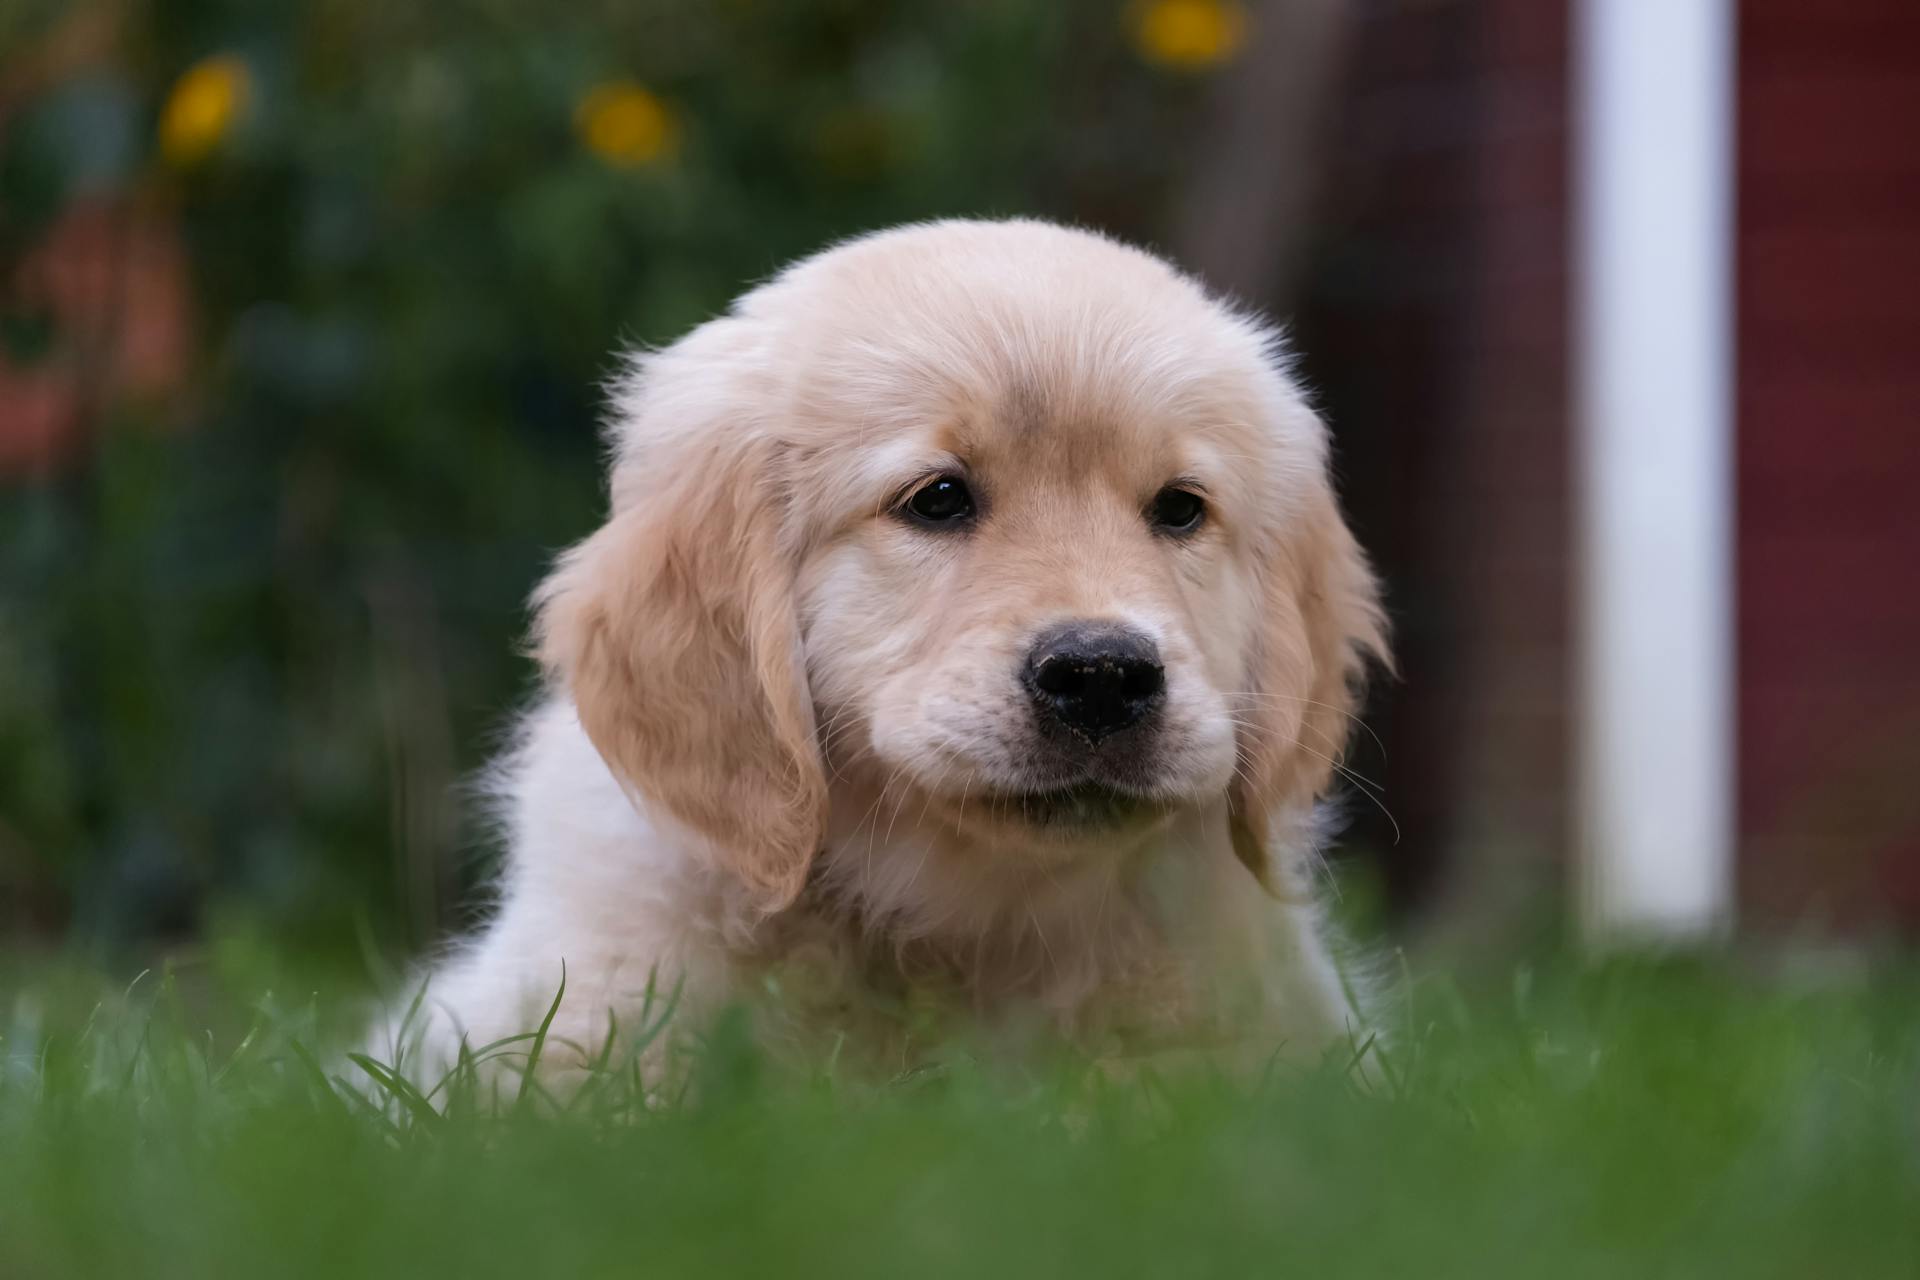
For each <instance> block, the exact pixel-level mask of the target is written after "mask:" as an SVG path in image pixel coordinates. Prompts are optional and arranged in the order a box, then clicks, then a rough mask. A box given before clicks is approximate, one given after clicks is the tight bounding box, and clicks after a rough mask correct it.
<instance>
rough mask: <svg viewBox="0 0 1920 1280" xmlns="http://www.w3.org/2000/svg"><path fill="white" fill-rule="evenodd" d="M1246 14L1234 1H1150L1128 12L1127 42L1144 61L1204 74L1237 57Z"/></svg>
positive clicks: (1245, 30) (1243, 38) (1244, 29)
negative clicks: (1130, 22) (1130, 28)
mask: <svg viewBox="0 0 1920 1280" xmlns="http://www.w3.org/2000/svg"><path fill="white" fill-rule="evenodd" d="M1246 36H1247V12H1246V10H1245V9H1243V8H1241V7H1240V5H1239V4H1238V3H1236V0H1150V2H1149V3H1147V4H1144V5H1142V6H1141V7H1140V8H1138V9H1136V10H1135V12H1134V21H1133V43H1134V47H1135V48H1136V49H1137V50H1138V51H1139V53H1140V56H1141V57H1142V58H1145V59H1146V60H1147V61H1148V62H1152V63H1156V64H1158V65H1160V66H1163V67H1171V68H1172V69H1174V70H1176V71H1205V70H1206V69H1208V68H1209V67H1215V66H1218V65H1220V64H1221V63H1223V62H1226V61H1227V60H1228V59H1230V58H1232V57H1233V55H1234V54H1236V53H1238V52H1240V45H1241V43H1242V42H1243V41H1244V40H1245V39H1246Z"/></svg>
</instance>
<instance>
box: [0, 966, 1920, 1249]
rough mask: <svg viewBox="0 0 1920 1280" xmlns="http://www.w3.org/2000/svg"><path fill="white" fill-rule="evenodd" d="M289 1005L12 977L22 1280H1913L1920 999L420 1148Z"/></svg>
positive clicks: (736, 1066)
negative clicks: (383, 1278)
mask: <svg viewBox="0 0 1920 1280" xmlns="http://www.w3.org/2000/svg"><path fill="white" fill-rule="evenodd" d="M210 974H211V975H212V976H209V975H210ZM236 974H242V975H246V976H245V977H244V978H241V977H236V976H235V975H236ZM269 980H271V985H272V986H273V987H274V990H273V991H269V990H268V989H267V987H268V986H269V985H270V983H269ZM293 982H294V979H292V978H290V977H289V976H288V975H286V974H285V973H280V972H275V966H274V964H273V963H271V961H270V958H269V959H262V958H261V957H259V956H243V957H240V958H238V959H236V958H234V957H232V956H229V957H227V958H226V959H224V960H216V961H213V962H207V963H203V964H200V965H197V966H189V967H187V968H185V969H183V970H182V971H181V972H180V973H179V974H178V975H177V976H176V977H175V978H174V979H171V980H169V979H168V978H167V977H165V976H164V975H149V976H147V977H146V978H145V979H143V980H142V981H140V982H139V983H137V984H136V985H134V987H133V988H132V990H131V991H130V992H128V991H125V990H124V980H117V981H116V982H115V983H113V984H112V985H111V986H107V985H104V984H103V981H102V980H101V979H100V978H98V977H97V976H96V977H88V976H84V975H79V976H77V975H76V974H75V973H74V972H73V971H72V970H71V969H62V968H57V967H55V966H53V965H50V964H47V963H45V962H42V963H38V964H33V965H26V964H22V963H18V962H16V963H14V964H13V965H12V966H11V967H6V966H0V1033H4V1036H5V1041H4V1044H3V1045H0V1277H6V1278H7V1280H12V1278H13V1277H54V1276H89V1277H120V1276H135V1275H171V1276H182V1277H188V1276H191V1277H203V1276H215V1275H229V1274H233V1275H249V1276H298V1275H350V1276H361V1275H386V1274H394V1275H412V1276H418V1275H423V1274H460V1275H487V1276H491V1275H501V1276H520V1277H526V1276H601V1275H664V1276H681V1275H685V1276H706V1275H823V1276H824V1275H831V1276H874V1277H903V1276H913V1277H922V1276H937V1275H949V1274H951V1275H961V1274H966V1275H984V1276H990V1277H995V1278H996V1280H1004V1278H1006V1277H1012V1276H1028V1275H1031V1276H1079V1275H1087V1276H1121V1275H1153V1276H1176V1275H1177V1276H1185V1275H1215V1274H1217V1275H1316V1276H1326V1275H1350V1276H1367V1277H1379V1276H1394V1275H1418V1276H1422V1277H1426V1276H1436V1275H1461V1276H1476V1277H1483V1276H1489V1275H1513V1276H1526V1277H1540V1276H1553V1277H1556V1278H1559V1277H1569V1276H1595V1277H1601V1276H1605V1277H1615V1276H1630V1277H1641V1276H1665V1275H1689V1276H1692V1275H1698V1276H1738V1277H1752V1276H1807V1277H1841V1276H1844V1277H1860V1276H1898V1277H1902V1278H1903V1280H1912V1278H1913V1277H1915V1276H1916V1275H1920V973H1916V972H1915V971H1914V970H1912V969H1911V968H1901V967H1898V966H1895V967H1893V968H1890V969H1886V970H1882V971H1879V972H1877V973H1875V974H1873V975H1871V976H1866V977H1860V978H1857V979H1848V980H1846V981H1844V982H1837V981H1830V982H1825V983H1822V984H1819V985H1817V986H1808V985H1806V984H1794V983H1791V982H1784V981H1781V980H1778V979H1769V980H1762V979H1759V978H1756V977H1754V976H1753V975H1752V974H1751V973H1748V972H1746V971H1744V970H1742V969H1739V968H1737V967H1736V966H1734V965H1732V964H1731V963H1727V962H1720V961H1695V962H1690V963H1668V964H1622V965H1616V966H1608V967H1601V968H1580V967H1578V966H1576V965H1573V964H1571V963H1569V962H1551V963H1542V964H1541V965H1539V966H1533V967H1522V968H1517V969H1515V970H1513V971H1511V972H1510V973H1508V974H1506V975H1503V976H1502V978H1501V979H1500V980H1499V981H1496V982H1491V983H1488V984H1485V985H1484V986H1480V987H1475V988H1474V989H1473V990H1471V991H1465V992H1463V991H1462V990H1461V988H1460V986H1458V985H1457V984H1455V983H1452V982H1450V981H1447V980H1444V979H1441V978H1438V977H1428V978H1425V979H1421V980H1419V981H1416V982H1415V983H1413V984H1412V992H1411V996H1410V997H1409V998H1408V999H1407V1000H1406V1001H1405V1003H1404V1006H1403V1007H1402V1009H1401V1011H1400V1012H1399V1014H1398V1015H1397V1019H1398V1020H1399V1022H1400V1023H1401V1025H1398V1026H1396V1027H1395V1028H1394V1029H1393V1031H1394V1034H1395V1035H1396V1037H1397V1039H1398V1044H1397V1046H1396V1047H1395V1048H1394V1050H1393V1051H1392V1053H1391V1054H1390V1056H1389V1057H1388V1058H1387V1060H1386V1064H1385V1066H1384V1067H1383V1068H1382V1069H1381V1070H1380V1071H1379V1072H1378V1074H1377V1078H1376V1079H1374V1080H1373V1081H1371V1082H1370V1081H1368V1080H1366V1079H1364V1078H1362V1077H1361V1076H1360V1075H1359V1074H1356V1073H1352V1072H1349V1071H1347V1070H1346V1069H1345V1067H1346V1065H1347V1064H1346V1063H1344V1062H1337V1061H1336V1062H1329V1063H1328V1064H1326V1065H1325V1066H1324V1067H1322V1068H1321V1069H1318V1070H1309V1071H1299V1070H1283V1071H1277V1072H1275V1073H1274V1074H1273V1075H1272V1077H1271V1078H1270V1079H1268V1080H1267V1081H1266V1082H1265V1083H1264V1084H1262V1085H1259V1086H1257V1087H1230V1086H1228V1085H1226V1084H1224V1083H1222V1082H1218V1081H1208V1080H1201V1079H1192V1078H1183V1079H1180V1080H1178V1081H1164V1082H1158V1083H1156V1082H1153V1081H1148V1082H1145V1083H1141V1084H1136V1085H1129V1086H1125V1087H1122V1086H1117V1085H1110V1084H1108V1085H1096V1084H1093V1083H1090V1082H1089V1081H1088V1080H1087V1079H1086V1078H1085V1077H1084V1076H1077V1075H1076V1073H1074V1072H1072V1071H1069V1070H1060V1071H1056V1072H1051V1073H1047V1074H1045V1075H1039V1076H1024V1077H1020V1078H1011V1079H1010V1078H1007V1077H1006V1076H997V1077H994V1078H988V1076H987V1075H986V1074H984V1073H982V1072H980V1071H977V1070H971V1069H967V1068H965V1067H963V1066H956V1067H955V1068H954V1069H953V1070H952V1071H949V1072H945V1073H939V1074H934V1075H925V1076H921V1077H917V1078H915V1079H912V1080H909V1081H901V1082H894V1083H892V1084H887V1085H882V1086H871V1085H858V1084H853V1083H850V1082H843V1081H836V1080H834V1079H832V1078H831V1077H826V1078H820V1079H812V1080H794V1079H790V1078H786V1077H782V1076H778V1075H776V1074H774V1073H773V1072H771V1071H770V1070H768V1069H766V1068H765V1067H764V1066H763V1065H761V1064H760V1063H759V1061H758V1059H757V1058H756V1057H755V1055H754V1054H753V1053H752V1051H751V1050H750V1048H748V1047H747V1046H746V1045H745V1044H744V1043H742V1042H739V1041H738V1040H736V1039H734V1038H731V1037H729V1036H727V1035H724V1034H722V1035H720V1036H718V1037H716V1038H715V1040H714V1041H713V1043H712V1044H711V1046H710V1048H709V1050H708V1052H707V1055H706V1057H705V1060H704V1061H703V1063H702V1066H701V1080H700V1087H699V1089H698V1100H697V1101H687V1102H683V1103H681V1104H678V1105H670V1106H662V1107H655V1108H642V1107H639V1106H636V1105H634V1102H635V1099H634V1098H633V1096H632V1093H631V1091H630V1090H629V1089H626V1088H624V1087H623V1086H622V1085H621V1084H620V1083H619V1081H618V1080H615V1079H612V1078H609V1080H608V1082H607V1083H606V1084H605V1086H604V1087H602V1088H600V1089H598V1090H590V1091H589V1093H588V1094H587V1095H586V1097H587V1101H585V1102H584V1103H582V1104H581V1106H580V1107H578V1108H577V1109H576V1110H575V1111H573V1112H572V1113H568V1114H556V1113H555V1109H554V1107H553V1106H551V1105H550V1104H548V1103H546V1102H544V1101H543V1100H542V1099H540V1098H539V1097H538V1096H537V1095H529V1096H528V1098H527V1099H526V1101H525V1103H524V1105H521V1106H518V1107H514V1106H507V1107H503V1108H500V1109H498V1110H467V1111H464V1112H458V1113H456V1114H454V1115H451V1116H447V1117H437V1118H436V1117H428V1118H424V1119H422V1118H413V1119H408V1118H400V1119H396V1118H395V1116H394V1111H395V1110H396V1109H395V1108H388V1109H387V1113H386V1114H377V1113H376V1112H375V1111H373V1110H372V1109H369V1108H366V1107H363V1106H362V1105H361V1104H359V1103H358V1102H356V1101H354V1100H352V1099H350V1098H344V1097H343V1096H342V1095H341V1094H340V1093H338V1092H337V1091H335V1090H334V1089H332V1088H329V1087H327V1086H325V1085H324V1084H323V1083H322V1081H321V1080H320V1078H318V1077H317V1076H316V1074H315V1071H314V1069H313V1067H312V1066H311V1065H310V1060H311V1059H312V1057H313V1055H314V1054H315V1053H319V1052H324V1046H325V1042H326V1040H327V1039H328V1038H329V1036H330V1035H331V1034H332V1027H333V1026H334V1025H335V1024H337V1023H338V1022H339V1021H340V1020H341V1019H342V1018H343V1017H344V1016H345V1015H344V1013H342V1012H341V1010H342V1008H343V1006H342V1003H341V1002H339V1001H333V1000H327V999H316V998H309V997H307V996H306V995H301V996H300V997H299V998H297V999H292V998H289V997H288V995H287V994H286V993H287V992H288V991H290V990H294V991H301V990H305V988H304V987H301V986H298V985H288V984H291V983H293ZM103 992H104V993H107V994H104V995H103ZM362 1084H363V1085H365V1086H367V1088H368V1089H369V1090H370V1091H372V1092H375V1093H377V1089H376V1088H375V1087H374V1086H373V1085H372V1082H371V1081H370V1080H364V1079H363V1081H362Z"/></svg>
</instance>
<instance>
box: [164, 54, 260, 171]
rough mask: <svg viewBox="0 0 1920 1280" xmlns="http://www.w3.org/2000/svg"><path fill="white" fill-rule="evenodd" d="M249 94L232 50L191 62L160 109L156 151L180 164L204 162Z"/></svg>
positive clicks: (247, 78) (243, 67)
mask: <svg viewBox="0 0 1920 1280" xmlns="http://www.w3.org/2000/svg"><path fill="white" fill-rule="evenodd" d="M252 94H253V76H252V74H251V73H250V72H249V71H248V70H247V64H246V63H245V62H243V61H241V60H240V59H239V58H236V57H234V56H233V55H232V54H224V53H223V54H218V55H216V56H214V57H211V58H203V59H202V60H201V61H199V62H196V63H194V64H193V65H192V66H191V67H189V68H187V71H186V74H185V75H183V76H181V77H180V79H179V80H178V81H176V82H175V83H174V86H173V92H172V93H169V94H168V95H167V102H166V105H165V106H164V107H162V108H161V110H160V154H161V155H163V156H165V157H166V158H167V160H168V161H169V162H171V163H173V164H176V165H180V166H182V167H184V166H187V165H191V164H197V163H199V162H200V161H201V160H204V159H205V158H206V157H207V156H208V155H209V154H210V153H211V152H212V151H213V149H214V148H215V147H217V146H219V145H220V140H221V139H222V138H225V137H226V136H227V134H228V133H229V132H231V131H232V129H233V126H234V122H235V121H237V120H239V118H240V116H241V114H242V113H243V112H245V111H246V109H247V101H248V99H249V98H251V97H252Z"/></svg>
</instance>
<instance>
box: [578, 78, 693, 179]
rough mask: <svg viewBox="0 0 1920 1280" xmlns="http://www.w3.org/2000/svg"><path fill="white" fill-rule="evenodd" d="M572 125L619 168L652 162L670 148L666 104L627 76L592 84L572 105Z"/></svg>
mask: <svg viewBox="0 0 1920 1280" xmlns="http://www.w3.org/2000/svg"><path fill="white" fill-rule="evenodd" d="M573 127H574V128H575V129H576V130H578V131H579V134H580V140H581V141H582V142H584V143H586V144H587V147H588V149H590V150H591V151H592V152H593V153H594V154H595V155H597V156H599V157H600V158H601V159H602V160H604V161H606V162H607V163H608V164H610V165H613V166H615V167H616V168H620V169H632V168H636V167H638V166H640V165H643V164H652V163H653V162H654V161H656V160H659V159H660V158H662V157H663V156H665V155H666V154H667V153H668V152H669V151H670V150H672V148H673V140H674V123H673V115H672V113H671V112H669V111H668V110H667V104H666V103H664V102H662V101H660V99H659V98H657V97H655V96H654V95H653V94H651V93H649V92H648V91H647V90H645V89H643V88H641V87H640V86H639V85H637V84H635V83H633V82H632V81H631V80H611V81H608V82H607V83H606V84H602V85H596V86H594V88H593V89H592V90H591V91H590V92H589V93H588V94H587V96H586V97H584V98H582V99H580V105H579V106H577V107H575V108H574V112H573Z"/></svg>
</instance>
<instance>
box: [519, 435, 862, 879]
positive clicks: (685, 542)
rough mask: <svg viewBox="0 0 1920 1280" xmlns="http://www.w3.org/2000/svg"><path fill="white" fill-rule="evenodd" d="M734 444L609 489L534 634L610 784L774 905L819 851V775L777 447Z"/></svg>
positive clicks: (718, 444)
mask: <svg viewBox="0 0 1920 1280" xmlns="http://www.w3.org/2000/svg"><path fill="white" fill-rule="evenodd" d="M742 434H744V431H742V430H740V429H737V428H736V429H732V430H729V429H728V428H726V427H721V428H717V429H716V430H715V431H714V432H713V433H712V434H707V435H703V438H701V440H700V441H699V443H698V444H690V445H688V446H687V447H685V448H682V449H675V450H671V451H670V452H672V453H673V454H676V455H678V456H675V457H670V458H666V459H655V460H653V464H654V465H655V466H656V467H666V468H670V471H671V477H672V478H671V479H669V480H667V481H665V482H664V483H659V484H657V485H653V486H650V487H651V488H653V489H654V492H652V493H650V494H648V495H646V496H644V497H641V498H635V499H630V500H629V501H628V503H627V504H626V505H625V507H624V509H623V507H622V504H621V500H620V497H619V496H618V495H619V493H620V486H619V485H618V483H616V485H615V493H616V498H615V511H614V513H613V515H612V516H611V517H610V518H609V519H608V521H607V523H606V524H605V525H604V526H603V527H602V528H601V529H600V530H599V532H597V533H595V534H594V535H593V536H592V537H590V538H588V539H587V540H586V541H585V542H583V543H581V544H580V545H579V546H577V547H575V548H574V549H573V550H572V551H570V552H568V553H567V554H566V556H565V557H563V558H562V560H561V561H560V564H559V566H558V567H557V568H556V569H555V570H554V572H553V574H552V576H550V577H549V578H548V579H547V580H546V582H545V583H544V584H542V586H541V587H540V590H539V592H538V594H537V596H536V597H535V603H536V607H537V620H536V624H535V635H536V639H537V645H538V650H537V651H538V654H539V657H540V660H541V662H542V663H543V664H544V665H545V667H546V669H547V671H548V673H549V675H550V677H551V678H553V679H554V680H555V681H557V682H558V683H560V684H561V685H562V686H564V687H565V688H566V689H567V691H568V692H569V693H570V694H571V695H572V697H573V701H574V704H575V705H576V707H577V708H578V710H579V715H580V723H581V725H582V726H583V727H584V728H585V729H586V731H587V735H588V737H590V738H591V739H592V740H593V744H594V746H595V747H596V748H598V750H599V752H600V755H601V756H602V757H603V758H604V759H605V760H606V762H607V764H608V766H609V767H611V768H612V770H613V772H614V773H615V775H617V776H618V777H619V778H620V779H621V781H622V782H623V783H625V784H626V785H628V786H630V787H632V788H633V789H635V790H636V791H638V792H639V793H640V794H641V795H642V796H644V797H645V798H646V799H647V800H648V801H650V802H652V803H653V804H654V805H657V806H658V807H659V808H660V809H662V810H664V811H665V813H666V814H667V815H668V816H670V817H672V818H674V819H676V820H678V821H679V822H680V823H681V824H683V825H684V826H686V827H688V828H691V829H692V830H693V831H694V832H696V833H698V834H699V835H701V836H704V837H705V838H706V839H707V840H708V841H709V842H710V843H711V847H712V853H713V856H714V857H715V858H716V859H717V860H718V861H719V863H720V864H721V865H722V866H723V867H724V868H725V869H726V870H728V871H729V872H731V873H732V874H733V875H734V876H735V877H736V878H738V880H739V881H741V882H742V883H743V884H744V885H745V886H746V887H747V888H748V889H749V890H750V891H751V892H752V893H753V894H754V895H755V897H756V898H757V899H758V900H759V902H760V903H761V905H762V906H763V907H764V908H765V909H766V910H768V911H777V910H779V909H781V908H783V907H785V906H787V905H788V904H790V903H791V902H792V901H793V900H794V898H795V897H796V896H797V895H798V894H799V892H800V889H801V887H802V885H803V884H804V883H805V881H806V876H807V870H808V867H809V866H810V864H811V862H812V859H813V855H814V853H815V852H816V851H817V850H818V848H819V846H820V843H821V840H822V837H823V834H824V831H825V827H826V803H827V800H826V797H827V783H826V775H825V768H824V765H823V763H822V760H821V756H820V751H819V748H818V746H817V745H816V740H815V734H814V722H813V704H812V698H811V695H810V694H809V693H808V690H807V688H806V683H805V680H806V677H805V666H804V662H803V659H802V656H801V650H800V635H799V627H798V624H797V622H796V620H795V614H794V603H793V578H794V568H793V566H792V565H791V564H790V563H788V561H789V559H790V557H789V556H787V555H786V554H784V553H783V551H782V548H781V536H780V534H781V509H782V496H781V495H782V491H783V488H784V486H782V485H781V484H780V482H779V480H778V477H777V476H776V475H775V474H774V467H773V463H774V462H775V458H774V456H773V449H772V447H771V446H770V445H768V444H767V443H765V442H764V441H761V442H754V441H751V440H746V441H742V440H739V439H738V437H739V436H740V435H742ZM730 436H731V437H733V438H734V439H733V441H732V442H729V440H728V437H730ZM624 465H628V466H631V465H634V464H633V463H631V462H629V463H627V464H624Z"/></svg>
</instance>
